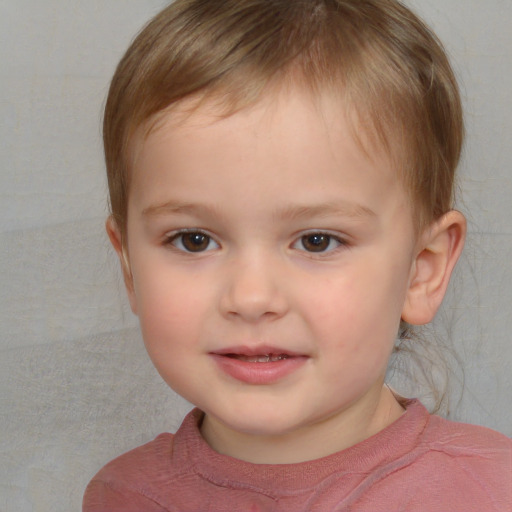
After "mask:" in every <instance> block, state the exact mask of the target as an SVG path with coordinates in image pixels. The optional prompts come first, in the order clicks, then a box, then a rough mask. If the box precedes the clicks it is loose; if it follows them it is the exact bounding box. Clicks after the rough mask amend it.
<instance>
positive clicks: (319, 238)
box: [301, 233, 332, 252]
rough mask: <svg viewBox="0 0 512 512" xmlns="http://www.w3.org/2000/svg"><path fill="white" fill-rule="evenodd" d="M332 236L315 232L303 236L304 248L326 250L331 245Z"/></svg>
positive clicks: (315, 250)
mask: <svg viewBox="0 0 512 512" xmlns="http://www.w3.org/2000/svg"><path fill="white" fill-rule="evenodd" d="M331 241H332V237H331V236H329V235H324V234H322V233H313V234H311V235H305V236H303V237H302V238H301V243H302V246H303V247H304V249H306V251H309V252H324V251H326V250H327V249H329V248H330V246H331Z"/></svg>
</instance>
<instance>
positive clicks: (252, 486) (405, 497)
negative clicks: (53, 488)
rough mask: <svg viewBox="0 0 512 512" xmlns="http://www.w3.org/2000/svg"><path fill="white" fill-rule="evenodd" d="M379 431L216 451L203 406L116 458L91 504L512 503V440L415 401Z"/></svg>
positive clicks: (90, 510)
mask: <svg viewBox="0 0 512 512" xmlns="http://www.w3.org/2000/svg"><path fill="white" fill-rule="evenodd" d="M406 408H407V410H406V412H405V413H404V414H403V415H402V416H401V417H400V418H399V419H398V420H397V421H395V422H394V423H393V424H391V425H390V426H388V427H387V428H386V429H384V430H382V431H381V432H379V433H378V434H376V435H374V436H373V437H371V438H369V439H367V440H365V441H363V442H362V443H359V444H357V445H355V446H352V447H351V448H348V449H346V450H344V451H341V452H339V453H335V454H333V455H330V456H328V457H324V458H322V459H317V460H313V461H309V462H303V463H300V464H283V465H266V464H251V463H248V462H243V461H240V460H237V459H234V458H231V457H228V456H225V455H220V454H218V453H216V452H215V451H213V450H212V449H211V448H210V447H209V446H208V445H207V444H206V442H205V441H204V440H203V439H202V437H201V435H200V433H199V428H198V425H199V424H200V421H201V419H202V413H201V412H200V411H199V410H197V409H196V410H194V411H192V412H191V413H190V414H189V415H188V416H187V417H186V418H185V420H184V422H183V424H182V425H181V427H180V429H179V430H178V432H177V433H176V434H175V435H172V434H161V435H160V436H158V437H157V438H156V439H155V440H154V441H152V442H150V443H148V444H145V445H143V446H141V447H139V448H136V449H135V450H132V451H130V452H128V453H126V454H124V455H122V456H121V457H119V458H117V459H115V460H113V461H112V462H110V463H109V464H107V465H106V466H105V467H104V468H103V469H102V470H101V471H100V472H99V473H98V474H97V475H96V476H95V477H94V478H93V480H92V481H91V482H90V484H89V486H88V487H87V490H86V493H85V496H84V504H83V511H84V512H100V511H101V512H107V511H108V512H116V511H123V512H131V511H137V512H140V511H144V512H153V511H154V512H156V511H158V512H162V511H173V512H175V511H176V512H178V511H179V512H187V511H191V512H201V511H211V512H217V511H251V512H257V511H268V512H270V511H276V512H277V511H283V512H285V511H293V512H300V511H304V512H306V511H308V512H311V511H322V512H327V511H341V510H343V511H351V512H358V511H364V512H392V511H393V512H394V511H407V512H415V511H429V512H433V511H443V512H447V511H450V512H452V511H461V512H472V511H475V512H491V511H496V512H497V511H500V512H505V511H507V512H510V511H512V441H511V440H510V439H509V438H507V437H505V436H503V435H501V434H499V433H497V432H493V431H492V430H488V429H486V428H482V427H476V426H472V425H465V424H461V423H453V422H450V421H447V420H444V419H442V418H439V417H437V416H431V415H430V414H429V413H428V411H427V410H426V409H425V408H424V407H423V406H422V405H421V404H420V403H419V402H418V401H416V400H411V401H409V402H408V403H407V404H406Z"/></svg>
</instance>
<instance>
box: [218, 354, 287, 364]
mask: <svg viewBox="0 0 512 512" xmlns="http://www.w3.org/2000/svg"><path fill="white" fill-rule="evenodd" d="M219 355H220V354H219ZM222 355H224V356H225V357H229V358H231V359H237V360H238V361H245V362H246V363H275V362H277V361H283V360H285V359H288V358H290V357H292V356H290V355H288V354H258V355H254V356H252V355H246V354H222Z"/></svg>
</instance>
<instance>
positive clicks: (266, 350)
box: [211, 345, 304, 357]
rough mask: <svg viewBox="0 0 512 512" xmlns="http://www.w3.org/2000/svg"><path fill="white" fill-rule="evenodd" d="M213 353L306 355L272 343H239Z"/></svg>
mask: <svg viewBox="0 0 512 512" xmlns="http://www.w3.org/2000/svg"><path fill="white" fill-rule="evenodd" d="M211 353H212V354H215V355H219V356H225V355H228V354H234V355H239V356H264V355H270V354H277V355H287V356H289V357H293V356H304V354H301V353H299V352H294V351H292V350H288V349H283V348H280V347H273V346H271V345H254V346H252V345H251V346H247V345H239V346H236V347H227V348H222V349H220V350H214V351H212V352H211Z"/></svg>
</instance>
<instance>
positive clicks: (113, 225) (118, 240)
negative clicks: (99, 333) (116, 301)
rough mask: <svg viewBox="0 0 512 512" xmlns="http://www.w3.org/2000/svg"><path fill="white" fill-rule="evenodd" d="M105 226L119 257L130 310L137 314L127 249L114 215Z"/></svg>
mask: <svg viewBox="0 0 512 512" xmlns="http://www.w3.org/2000/svg"><path fill="white" fill-rule="evenodd" d="M105 228H106V230H107V235H108V237H109V239H110V243H111V244H112V247H114V250H115V251H116V253H117V256H118V258H119V262H120V264H121V270H122V271H123V279H124V284H125V286H126V291H127V293H128V299H129V300H130V306H131V308H132V311H133V312H134V313H135V314H137V307H136V303H137V302H136V300H135V290H134V287H133V276H132V271H131V269H130V260H129V259H128V251H127V249H126V246H125V244H124V240H123V236H122V234H121V230H120V229H119V226H118V224H117V222H116V221H115V219H114V217H113V216H112V215H111V216H110V217H109V218H108V219H107V222H106V223H105Z"/></svg>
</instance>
